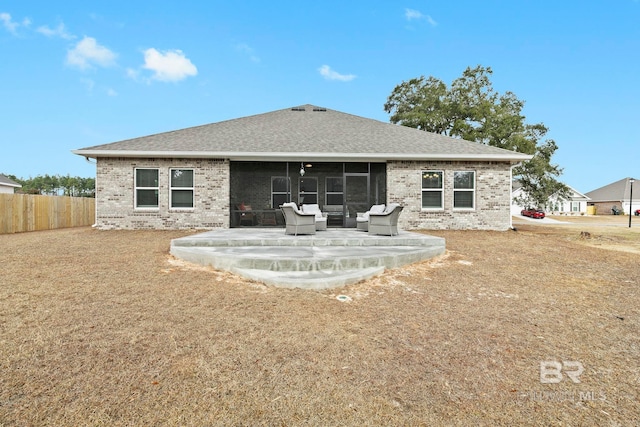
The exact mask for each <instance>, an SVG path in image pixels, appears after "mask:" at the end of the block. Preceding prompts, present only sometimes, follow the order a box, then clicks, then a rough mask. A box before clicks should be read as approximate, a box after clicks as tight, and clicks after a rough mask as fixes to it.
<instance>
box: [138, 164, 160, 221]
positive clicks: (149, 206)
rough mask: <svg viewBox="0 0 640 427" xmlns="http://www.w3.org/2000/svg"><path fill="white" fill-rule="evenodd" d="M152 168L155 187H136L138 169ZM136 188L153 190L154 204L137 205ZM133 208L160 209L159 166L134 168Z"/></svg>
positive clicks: (141, 209)
mask: <svg viewBox="0 0 640 427" xmlns="http://www.w3.org/2000/svg"><path fill="white" fill-rule="evenodd" d="M141 170H152V171H156V186H155V187H138V171H141ZM138 190H142V191H155V192H156V205H155V206H153V205H147V206H138ZM133 209H134V210H137V211H157V210H159V209H160V169H159V168H134V171H133Z"/></svg>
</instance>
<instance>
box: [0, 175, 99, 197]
mask: <svg viewBox="0 0 640 427" xmlns="http://www.w3.org/2000/svg"><path fill="white" fill-rule="evenodd" d="M5 176H7V177H8V178H10V179H12V180H14V181H15V182H17V183H18V184H20V185H22V188H17V189H16V193H24V194H42V195H49V196H71V197H95V196H96V179H95V178H82V177H79V176H70V175H67V176H62V175H38V176H36V177H34V178H31V177H30V178H29V179H22V178H17V177H16V176H15V175H10V174H5Z"/></svg>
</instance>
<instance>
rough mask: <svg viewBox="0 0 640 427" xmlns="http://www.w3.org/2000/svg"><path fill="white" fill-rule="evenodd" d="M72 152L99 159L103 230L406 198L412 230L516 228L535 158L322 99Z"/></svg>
mask: <svg viewBox="0 0 640 427" xmlns="http://www.w3.org/2000/svg"><path fill="white" fill-rule="evenodd" d="M73 152H74V153H75V154H78V155H81V156H84V157H87V158H95V159H96V169H97V170H96V225H97V227H99V228H101V229H115V228H126V229H138V228H158V229H173V228H207V229H209V228H229V227H239V226H243V227H251V226H284V223H283V218H282V213H281V211H280V209H279V206H280V205H281V204H282V203H284V202H287V201H294V202H297V203H299V204H303V203H317V204H319V205H320V208H321V209H322V210H323V212H327V213H329V215H330V217H329V226H330V227H331V226H342V227H355V218H356V216H357V212H365V211H367V210H368V208H369V207H370V206H371V205H373V204H380V203H387V204H388V203H391V202H396V203H400V204H402V205H403V206H404V210H403V212H402V215H401V216H400V222H399V226H400V227H402V228H405V229H420V228H424V229H491V230H506V229H508V228H509V227H510V226H511V214H510V204H511V179H512V172H511V170H512V167H513V166H514V165H516V164H518V163H520V162H522V161H523V160H528V159H530V158H531V156H529V155H526V154H522V153H516V152H513V151H508V150H503V149H500V148H496V147H490V146H487V145H483V144H479V143H475V142H469V141H464V140H461V139H456V138H450V137H447V136H443V135H439V134H435V133H429V132H424V131H420V130H417V129H412V128H409V127H404V126H398V125H394V124H390V123H383V122H380V121H377V120H372V119H367V118H363V117H358V116H354V115H351V114H346V113H342V112H339V111H334V110H329V109H326V108H320V107H316V106H313V105H303V106H300V107H294V108H287V109H283V110H277V111H273V112H270V113H265V114H258V115H254V116H249V117H243V118H239V119H234V120H228V121H223V122H218V123H212V124H208V125H203V126H197V127H192V128H187V129H181V130H176V131H173V132H166V133H161V134H157V135H151V136H145V137H141V138H135V139H130V140H125V141H120V142H114V143H111V144H105V145H98V146H94V147H87V148H82V149H79V150H74V151H73Z"/></svg>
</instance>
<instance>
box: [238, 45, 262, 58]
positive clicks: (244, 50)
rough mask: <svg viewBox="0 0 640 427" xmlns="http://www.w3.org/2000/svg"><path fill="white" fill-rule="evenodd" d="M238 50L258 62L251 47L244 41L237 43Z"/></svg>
mask: <svg viewBox="0 0 640 427" xmlns="http://www.w3.org/2000/svg"><path fill="white" fill-rule="evenodd" d="M236 50H237V51H238V52H241V53H244V54H245V55H247V56H248V57H249V59H250V60H251V61H253V62H260V58H259V57H258V56H257V55H256V54H255V53H254V51H253V48H252V47H251V46H249V45H248V44H246V43H239V44H237V45H236Z"/></svg>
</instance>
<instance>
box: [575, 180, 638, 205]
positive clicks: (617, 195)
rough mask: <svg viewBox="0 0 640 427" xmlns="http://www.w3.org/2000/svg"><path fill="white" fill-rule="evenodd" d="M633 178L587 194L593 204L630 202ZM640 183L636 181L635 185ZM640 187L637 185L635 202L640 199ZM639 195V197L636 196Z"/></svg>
mask: <svg viewBox="0 0 640 427" xmlns="http://www.w3.org/2000/svg"><path fill="white" fill-rule="evenodd" d="M630 179H631V178H623V179H621V180H620V181H616V182H612V183H611V184H608V185H605V186H604V187H600V188H596V189H595V190H592V191H589V192H588V193H585V195H586V196H587V197H590V198H591V201H593V202H612V201H615V202H621V201H622V200H629V197H630V195H631V183H630V182H629V180H630ZM638 182H640V181H638V180H635V182H634V184H636V183H638ZM638 187H640V185H638V184H636V188H637V190H636V191H637V192H638V193H636V192H634V193H633V194H634V200H637V199H638V198H639V197H640V188H638ZM636 194H637V195H636Z"/></svg>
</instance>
